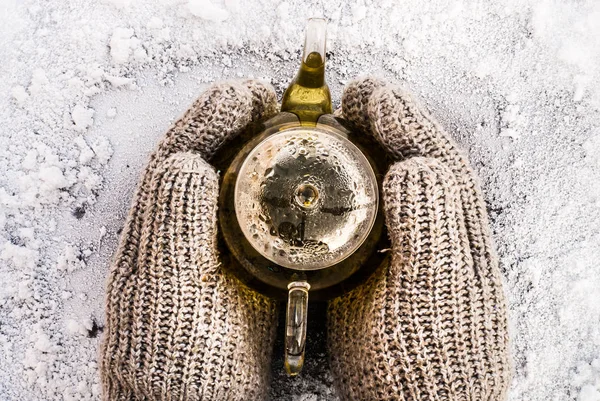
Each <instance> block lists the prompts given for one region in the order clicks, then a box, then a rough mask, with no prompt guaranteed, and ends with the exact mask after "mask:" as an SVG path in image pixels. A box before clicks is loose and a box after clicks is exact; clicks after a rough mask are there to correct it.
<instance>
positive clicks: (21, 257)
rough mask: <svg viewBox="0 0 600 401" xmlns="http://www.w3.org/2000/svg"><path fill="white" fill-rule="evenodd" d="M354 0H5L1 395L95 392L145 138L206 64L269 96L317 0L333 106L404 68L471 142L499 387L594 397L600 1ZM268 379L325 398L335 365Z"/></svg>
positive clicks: (285, 73)
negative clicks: (111, 284) (489, 255)
mask: <svg viewBox="0 0 600 401" xmlns="http://www.w3.org/2000/svg"><path fill="white" fill-rule="evenodd" d="M351 3H352V4H349V3H347V2H342V1H340V0H333V1H327V2H321V1H315V0H313V1H304V0H302V1H300V0H289V1H280V0H272V1H268V0H267V1H265V0H245V1H241V0H224V1H221V0H102V1H87V0H54V1H45V0H2V1H1V2H0V54H2V63H1V64H0V74H1V75H0V76H1V79H0V93H1V94H2V96H0V121H1V124H0V283H1V285H0V399H2V400H59V399H61V400H62V399H64V400H97V399H99V392H100V384H99V377H98V362H97V349H98V345H99V341H100V338H101V334H102V328H103V298H104V285H105V277H106V273H107V270H108V265H109V260H110V257H111V256H112V254H113V253H114V251H115V248H116V244H117V240H118V235H119V232H120V229H121V228H122V226H123V223H124V217H125V215H126V213H127V209H128V206H129V203H130V200H131V196H132V192H133V189H134V186H135V183H136V182H137V179H138V177H139V174H140V171H141V169H142V168H143V166H144V164H145V162H146V160H147V157H148V155H149V152H150V151H151V150H152V148H153V147H154V146H155V144H156V142H157V141H158V138H159V137H160V135H161V134H162V133H163V132H164V131H165V130H166V129H167V128H168V127H169V124H170V123H171V122H173V121H174V119H175V118H177V117H178V116H179V115H181V114H182V113H183V111H184V110H185V109H186V108H187V107H188V105H189V104H190V103H191V102H192V101H193V100H194V98H195V97H196V96H198V94H199V93H200V92H201V91H202V90H203V89H204V88H205V87H206V85H207V84H208V83H210V82H213V81H215V80H221V79H229V78H239V77H257V78H264V79H266V80H269V81H271V82H272V83H273V85H274V86H275V87H276V88H277V90H278V92H279V94H281V92H282V90H283V89H284V88H285V85H286V83H287V82H288V81H289V79H290V78H291V77H292V76H293V74H294V71H295V69H296V68H297V66H298V59H299V54H300V45H301V43H302V35H303V33H302V32H303V27H304V25H305V19H306V18H307V17H310V16H325V17H327V18H328V19H329V43H328V50H329V54H328V56H329V57H328V72H327V73H328V80H329V83H330V86H331V89H332V92H333V94H334V98H335V99H337V101H338V102H339V98H340V94H341V91H342V87H343V84H344V83H346V82H347V81H349V80H350V79H352V78H353V77H355V76H357V75H363V74H376V75H379V76H381V77H383V78H385V79H388V80H390V81H398V82H402V83H403V85H404V86H405V87H406V88H408V89H409V90H411V91H412V92H413V93H415V94H416V95H417V96H418V97H419V98H420V99H421V100H422V102H423V103H424V104H426V105H427V107H428V108H429V109H430V110H431V112H432V114H433V115H434V116H435V117H436V118H437V119H439V120H440V122H441V123H442V125H443V126H445V127H446V128H447V130H448V131H449V132H450V133H451V134H452V135H453V136H454V138H456V140H457V141H458V142H459V143H460V144H461V145H462V147H463V148H464V149H465V150H467V151H468V152H469V155H470V158H471V161H472V163H473V166H474V168H475V169H476V170H477V172H478V173H479V175H480V177H481V179H482V182H483V187H484V190H485V196H486V200H487V203H488V206H489V212H490V216H491V220H492V226H493V232H494V236H495V241H496V243H497V246H498V249H499V253H500V256H501V269H502V273H503V277H504V279H505V283H506V292H507V295H508V299H509V305H510V328H511V335H512V344H511V347H512V358H513V362H514V380H513V383H512V387H511V390H510V396H509V398H510V400H513V401H516V400H527V401H541V400H544V401H545V400H577V401H598V400H600V265H599V263H600V262H599V261H600V183H599V182H600V24H598V22H599V21H600V2H598V1H596V0H578V1H575V0H570V1H562V0H560V1H559V0H542V1H534V0H519V1H517V0H492V1H489V2H475V1H448V2H445V1H440V0H433V1H429V2H423V1H420V0H406V1H404V2H402V3H397V2H394V1H392V0H383V1H380V2H374V1H363V0H359V1H356V2H351ZM309 335H310V333H309ZM320 357H321V358H324V356H320ZM307 383H308V384H307ZM276 385H277V381H276V383H275V384H274V386H276ZM274 394H275V393H274ZM276 394H278V395H277V396H275V397H274V398H276V399H281V400H284V399H285V400H289V399H292V400H298V401H299V400H305V401H306V400H311V401H317V400H335V399H337V398H336V397H335V395H334V391H333V390H332V388H331V376H330V374H325V375H320V376H318V377H311V376H310V375H308V376H306V375H305V377H303V378H302V377H301V378H300V379H298V380H296V381H295V382H292V384H289V386H288V387H287V388H286V389H281V388H279V389H278V390H277V392H276ZM281 394H285V395H281Z"/></svg>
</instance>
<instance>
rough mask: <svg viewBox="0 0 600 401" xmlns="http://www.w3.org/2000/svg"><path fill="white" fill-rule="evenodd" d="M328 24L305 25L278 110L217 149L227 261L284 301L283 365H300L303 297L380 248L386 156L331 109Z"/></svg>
mask: <svg viewBox="0 0 600 401" xmlns="http://www.w3.org/2000/svg"><path fill="white" fill-rule="evenodd" d="M325 44H326V22H325V20H324V19H320V18H313V19H310V20H309V22H308V26H307V30H306V39H305V43H304V52H303V55H302V64H301V66H300V70H299V71H298V74H297V75H296V77H295V78H294V80H293V81H292V83H291V84H290V86H289V87H288V89H287V90H286V92H285V94H284V96H283V100H282V105H281V113H279V114H278V115H276V116H275V117H273V118H271V119H270V120H268V121H266V122H264V123H262V124H261V125H260V126H258V127H255V128H254V129H252V130H249V132H247V133H245V134H243V135H241V136H240V137H239V138H238V139H237V145H236V144H233V145H231V146H225V147H224V150H223V153H222V154H220V155H216V156H215V158H214V160H215V165H216V166H217V168H219V169H220V170H222V171H225V174H224V176H223V181H222V185H221V193H220V197H219V222H220V225H221V230H220V233H221V235H222V237H223V238H222V239H223V240H224V241H223V242H224V246H226V247H227V248H228V249H229V250H230V251H231V252H230V253H227V252H221V253H222V255H224V256H225V257H226V258H229V260H227V261H226V263H225V264H226V265H227V266H229V268H231V270H232V271H233V273H234V274H235V275H236V276H238V277H239V278H240V279H241V280H242V281H243V282H245V283H246V284H248V285H249V286H251V287H252V288H255V289H256V290H258V291H260V292H262V293H265V294H267V295H269V296H273V297H276V298H284V297H287V302H288V303H287V316H286V327H285V359H284V361H285V368H286V371H287V372H288V374H290V375H296V374H298V373H299V372H300V370H301V369H302V365H303V363H304V349H305V343H306V324H307V317H308V316H307V310H308V298H309V293H310V294H311V298H314V299H318V300H325V299H330V298H332V297H334V296H337V295H339V294H341V293H343V292H345V291H347V290H349V289H351V288H352V287H353V286H354V285H356V284H357V283H359V282H361V281H362V280H364V279H365V277H366V276H367V275H368V274H369V273H370V272H371V271H372V270H373V268H375V267H376V266H377V265H379V263H380V262H381V261H382V259H383V254H382V253H381V252H377V249H382V248H386V246H385V244H382V242H385V241H387V235H384V233H383V230H384V228H383V218H382V213H381V210H380V207H379V194H380V188H381V178H382V176H381V172H383V171H384V170H383V169H384V167H385V166H384V163H385V157H384V156H383V155H384V152H383V151H382V150H381V148H380V147H379V145H378V144H376V143H375V142H374V141H372V140H370V139H369V136H367V135H355V134H353V133H352V131H351V129H348V124H347V123H346V122H345V121H344V120H342V119H340V118H338V117H334V116H333V115H332V105H331V96H330V93H329V88H328V86H327V84H326V83H325V56H326V54H325Z"/></svg>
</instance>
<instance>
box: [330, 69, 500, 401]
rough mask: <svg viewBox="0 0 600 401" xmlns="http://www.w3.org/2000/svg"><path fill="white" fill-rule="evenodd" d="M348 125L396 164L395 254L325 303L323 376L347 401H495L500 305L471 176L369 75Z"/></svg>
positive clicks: (347, 111) (436, 135) (422, 117)
mask: <svg viewBox="0 0 600 401" xmlns="http://www.w3.org/2000/svg"><path fill="white" fill-rule="evenodd" d="M342 111H343V115H344V117H345V118H346V119H348V120H350V121H351V122H353V123H354V124H355V125H356V126H357V127H358V128H359V129H361V130H363V131H365V132H368V133H371V134H373V135H374V136H375V138H376V139H377V140H378V141H379V142H380V143H381V144H382V145H383V146H384V147H385V148H386V149H387V151H388V152H389V153H390V154H391V155H392V156H393V157H394V158H395V159H396V160H398V161H397V162H396V163H395V164H394V165H393V166H392V167H391V169H390V171H389V172H388V173H387V175H386V177H385V180H384V188H383V193H384V194H383V195H384V210H385V216H386V225H387V227H388V232H389V236H390V239H391V242H392V255H391V260H390V261H388V263H386V264H384V265H382V266H381V267H380V268H379V269H378V270H377V271H376V272H375V273H374V274H373V276H372V277H370V278H369V280H368V281H367V282H366V283H364V284H363V285H361V286H359V287H358V288H356V289H355V290H353V291H352V292H350V293H348V294H346V295H344V296H342V297H339V298H336V299H335V300H333V301H332V302H330V305H329V316H328V341H329V349H330V359H331V368H332V371H333V375H334V377H335V379H336V383H337V388H338V392H339V394H340V396H341V397H342V399H343V400H418V401H425V400H452V401H454V400H494V401H495V400H503V399H505V396H506V390H507V387H508V384H509V381H510V367H509V361H508V346H507V344H508V334H507V317H506V314H507V312H506V304H505V298H504V293H503V290H502V284H501V279H500V273H499V269H498V262H497V257H496V255H495V252H494V250H493V248H492V244H491V240H490V233H489V228H488V226H489V223H488V219H487V214H486V210H485V205H484V202H483V199H482V196H481V190H480V186H479V183H478V181H477V178H476V177H475V174H474V173H473V171H472V169H471V168H470V167H469V164H468V162H467V158H466V157H465V156H464V155H463V154H462V153H461V152H460V151H459V150H458V149H457V146H456V145H455V143H454V142H453V140H452V139H451V138H450V137H449V136H448V135H447V134H446V133H445V132H444V131H443V130H442V129H441V128H440V127H439V126H438V125H437V124H436V123H435V122H433V120H432V118H431V117H430V116H429V115H428V114H427V113H426V112H425V111H424V110H423V109H420V108H418V107H417V106H416V104H415V102H414V101H413V100H412V99H411V97H410V96H409V95H408V94H406V93H405V92H404V91H402V90H401V89H400V88H398V87H396V86H387V85H385V84H384V83H382V82H380V81H378V80H376V79H372V78H366V79H362V80H358V81H355V82H352V83H351V84H350V85H349V86H348V88H347V89H346V91H345V93H344V96H343V99H342Z"/></svg>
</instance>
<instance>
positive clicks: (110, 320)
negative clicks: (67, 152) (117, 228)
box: [101, 81, 278, 401]
mask: <svg viewBox="0 0 600 401" xmlns="http://www.w3.org/2000/svg"><path fill="white" fill-rule="evenodd" d="M277 110H278V106H277V99H276V96H275V92H274V91H273V89H272V88H271V87H270V86H266V85H264V84H262V83H260V82H256V81H245V82H241V83H227V84H220V85H215V86H213V87H211V88H210V89H208V90H207V91H206V92H205V93H203V94H202V95H201V96H200V98H199V99H198V100H197V101H196V102H195V103H194V105H193V106H192V107H191V108H190V109H189V110H188V111H187V112H186V113H185V115H184V116H183V117H182V118H181V119H180V120H179V121H177V122H176V123H175V124H174V125H173V127H172V128H170V130H169V131H168V132H167V134H166V136H165V137H164V138H163V139H162V141H161V142H160V144H159V145H158V148H157V149H156V151H155V152H154V153H153V154H152V156H151V159H150V162H149V164H148V166H147V167H146V170H145V171H144V173H143V177H142V179H141V182H140V184H139V187H138V188H137V192H136V194H135V195H134V200H133V204H132V207H131V211H130V213H129V216H128V218H127V222H126V225H125V229H124V230H123V233H122V235H121V242H120V246H119V249H118V252H117V255H116V258H115V260H114V263H113V265H112V267H111V271H110V277H109V282H108V287H107V300H106V327H105V338H104V341H103V344H102V350H101V375H102V381H103V387H104V392H103V396H104V399H105V400H109V401H114V400H127V401H132V400H175V399H177V400H200V399H202V400H260V399H263V398H265V396H266V392H267V386H268V373H269V370H270V358H271V350H272V348H273V341H274V334H275V331H274V329H275V327H276V305H275V302H274V301H271V300H269V299H268V298H266V297H264V296H262V295H259V294H257V293H255V292H253V291H251V290H249V289H248V288H246V287H245V286H243V285H241V284H240V282H239V281H238V280H237V279H236V278H234V277H232V276H231V275H230V274H228V273H227V272H226V270H224V269H223V266H221V264H220V262H219V257H218V254H217V249H216V233H217V232H216V230H217V221H216V208H217V196H218V188H217V187H218V181H217V173H216V172H215V170H214V169H213V168H212V167H211V166H210V165H209V164H208V163H207V162H206V160H208V159H209V158H210V157H211V156H212V155H213V154H214V152H215V151H216V150H217V148H218V147H219V146H221V144H223V142H224V141H226V140H227V139H228V138H230V137H232V136H234V135H237V134H238V133H239V132H240V131H242V130H243V129H244V127H246V126H247V125H248V124H249V123H251V122H253V121H257V120H262V119H265V118H269V117H271V116H272V115H274V114H275V113H276V112H277Z"/></svg>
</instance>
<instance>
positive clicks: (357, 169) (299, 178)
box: [234, 127, 379, 270]
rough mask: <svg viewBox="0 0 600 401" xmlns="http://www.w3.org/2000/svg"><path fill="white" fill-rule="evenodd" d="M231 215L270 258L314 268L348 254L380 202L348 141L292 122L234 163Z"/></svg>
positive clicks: (370, 223) (370, 177) (370, 174)
mask: <svg viewBox="0 0 600 401" xmlns="http://www.w3.org/2000/svg"><path fill="white" fill-rule="evenodd" d="M234 193H235V195H234V197H235V199H234V205H235V213H236V217H237V219H238V223H239V225H240V227H241V230H242V232H243V234H244V236H245V237H246V239H247V240H248V242H249V243H250V244H251V245H252V246H253V247H254V248H255V249H256V251H257V252H259V253H260V254H261V255H262V256H264V257H265V258H267V259H268V260H270V261H272V262H274V263H276V264H278V265H280V266H283V267H287V268H291V269H297V270H318V269H323V268H326V267H330V266H333V265H335V264H337V263H339V262H341V261H342V260H344V259H346V258H347V257H348V256H350V255H351V254H352V253H354V252H355V251H356V250H357V249H358V248H359V247H360V245H361V244H362V243H363V242H364V241H365V239H366V238H367V237H368V235H369V233H370V231H371V229H372V227H373V224H374V222H375V218H376V215H377V207H378V201H379V199H378V189H377V181H376V178H375V173H374V172H373V169H372V167H371V165H370V163H369V161H368V160H367V158H366V157H365V155H363V153H362V152H361V151H360V150H359V149H358V148H357V147H356V146H355V145H354V144H353V143H352V142H350V141H349V140H348V139H347V138H345V137H344V136H342V135H339V134H337V133H335V132H329V131H328V130H325V129H322V128H317V127H297V128H292V129H288V130H284V131H281V132H278V133H276V134H273V135H270V136H268V137H267V138H265V139H264V140H263V141H262V142H261V143H259V144H258V145H257V146H256V147H255V148H254V149H253V150H252V151H251V152H250V153H249V154H248V156H247V158H246V159H245V161H244V162H243V164H242V166H241V167H240V170H239V173H238V177H237V180H236V184H235V191H234Z"/></svg>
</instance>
